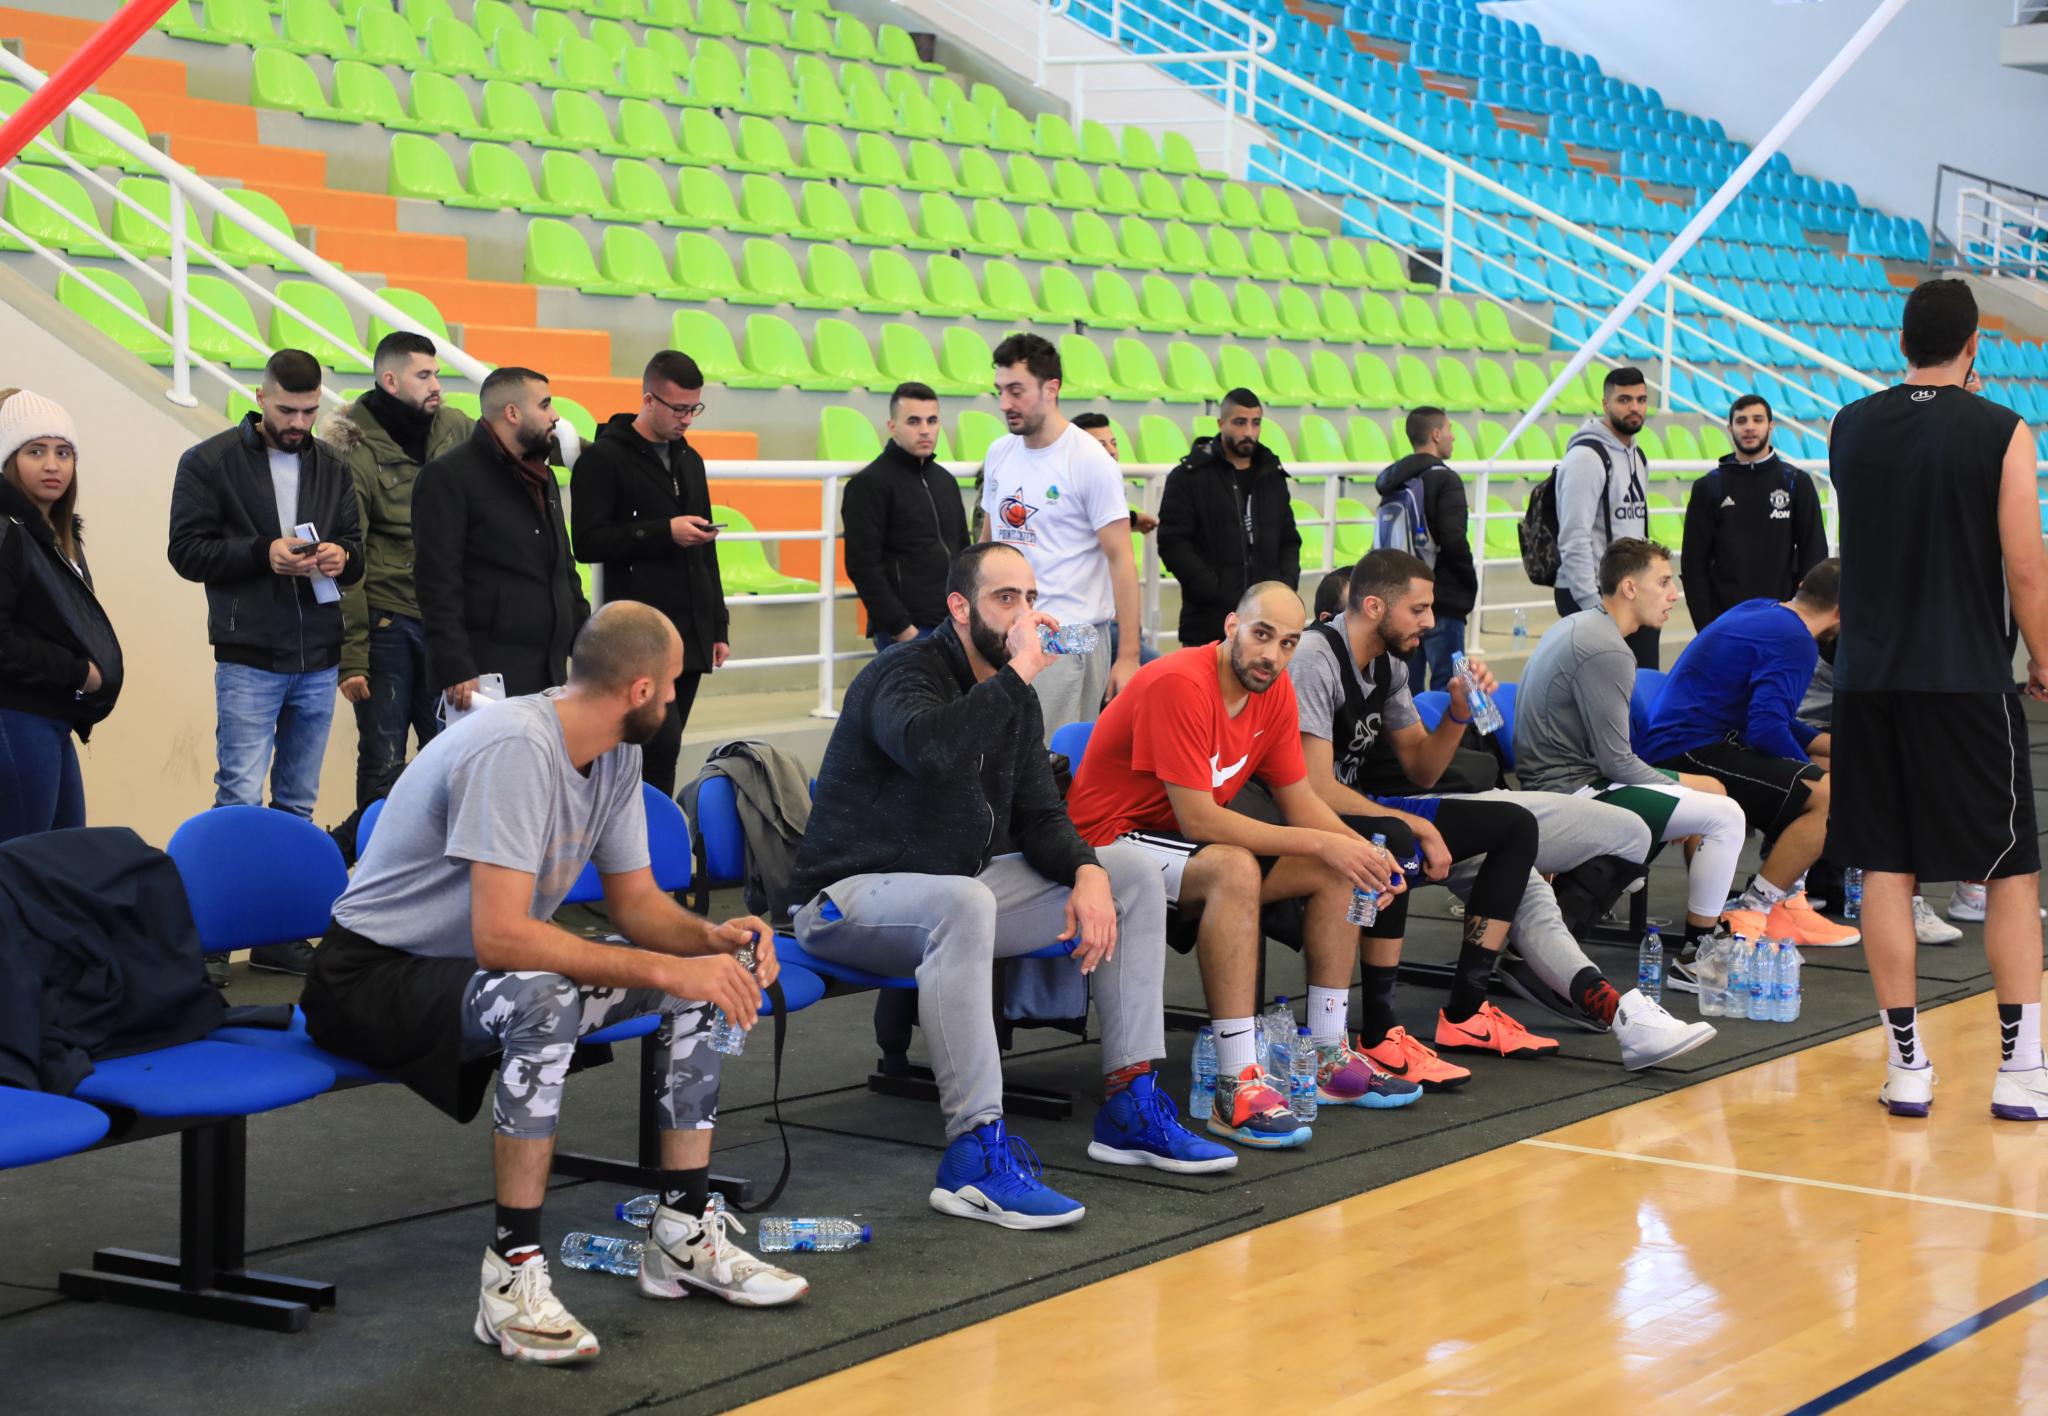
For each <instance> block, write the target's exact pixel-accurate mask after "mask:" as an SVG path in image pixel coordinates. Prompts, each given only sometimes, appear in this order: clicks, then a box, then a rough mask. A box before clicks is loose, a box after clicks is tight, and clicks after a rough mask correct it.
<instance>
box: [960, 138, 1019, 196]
mask: <svg viewBox="0 0 2048 1416" xmlns="http://www.w3.org/2000/svg"><path fill="white" fill-rule="evenodd" d="M954 190H955V191H957V192H958V193H959V194H960V195H961V196H963V197H967V198H969V199H970V200H971V199H973V198H975V197H1000V196H1005V195H1007V194H1008V193H1009V190H1010V184H1009V182H1008V181H1007V180H1006V179H1005V178H1004V176H1003V169H1002V168H1000V167H998V166H997V165H996V160H995V158H994V157H992V156H990V155H989V154H988V153H986V152H983V151H982V150H981V149H979V148H962V149H961V150H960V172H959V179H958V181H957V182H956V183H955V184H954Z"/></svg>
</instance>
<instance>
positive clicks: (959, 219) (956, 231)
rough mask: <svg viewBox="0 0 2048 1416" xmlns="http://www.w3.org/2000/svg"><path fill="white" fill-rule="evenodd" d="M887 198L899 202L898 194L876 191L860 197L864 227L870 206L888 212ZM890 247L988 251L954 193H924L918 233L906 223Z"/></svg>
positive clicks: (921, 200) (919, 211)
mask: <svg viewBox="0 0 2048 1416" xmlns="http://www.w3.org/2000/svg"><path fill="white" fill-rule="evenodd" d="M884 196H887V197H888V198H889V200H890V201H894V200H895V194H894V193H882V192H880V191H878V190H877V189H875V188H872V187H870V188H868V189H866V190H864V191H862V193H861V194H860V200H861V225H862V227H863V228H866V226H867V224H868V223H867V211H868V205H869V203H870V202H871V201H873V202H875V203H876V205H877V206H878V207H884V208H885V207H886V204H885V203H883V202H882V201H881V198H882V197H884ZM901 209H902V208H901V204H900V203H899V204H898V205H897V210H899V211H900V210H901ZM1005 215H1007V213H1005ZM889 244H891V245H896V244H901V245H907V246H910V247H912V248H913V249H915V250H920V251H953V250H960V249H963V248H964V249H967V250H972V251H986V250H987V249H988V248H987V247H986V246H985V245H983V244H977V242H976V241H975V239H974V237H973V236H972V234H971V233H970V230H969V227H968V224H967V213H966V212H964V211H962V210H961V209H960V203H959V202H957V201H955V200H954V199H953V196H952V194H951V193H950V192H924V193H921V194H920V195H919V196H918V199H917V229H916V231H915V232H914V233H912V232H910V230H909V227H908V222H907V221H906V222H905V229H904V234H903V235H902V236H900V237H899V238H898V239H897V240H895V241H892V242H890V243H889Z"/></svg>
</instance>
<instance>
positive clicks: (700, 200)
mask: <svg viewBox="0 0 2048 1416" xmlns="http://www.w3.org/2000/svg"><path fill="white" fill-rule="evenodd" d="M676 221H677V223H678V224H680V225H683V226H694V227H697V228H699V229H701V230H705V231H745V232H752V231H753V230H754V228H752V227H750V226H748V225H747V224H746V223H745V222H743V221H742V220H741V219H740V209H739V207H738V205H737V204H736V203H734V201H733V199H732V189H731V188H730V187H728V186H726V185H725V179H724V178H723V177H721V176H719V175H718V174H717V173H716V172H714V171H712V170H711V169H710V168H707V167H683V168H679V169H677V172H676ZM755 234H758V233H755Z"/></svg>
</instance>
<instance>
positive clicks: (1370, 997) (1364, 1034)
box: [1358, 964, 1401, 1047]
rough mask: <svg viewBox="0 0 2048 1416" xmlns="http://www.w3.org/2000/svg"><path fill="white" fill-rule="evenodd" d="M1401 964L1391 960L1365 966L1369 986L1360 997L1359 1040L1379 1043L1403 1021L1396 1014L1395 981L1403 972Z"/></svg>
mask: <svg viewBox="0 0 2048 1416" xmlns="http://www.w3.org/2000/svg"><path fill="white" fill-rule="evenodd" d="M1400 972H1401V970H1400V967H1399V966H1398V965H1396V964H1388V965H1386V966H1385V967H1384V968H1382V967H1381V966H1380V965H1378V964H1367V965H1366V966H1365V987H1364V989H1363V990H1362V995H1361V997H1360V1000H1359V1009H1358V1040H1359V1041H1360V1042H1361V1043H1363V1044H1364V1045H1365V1046H1367V1047H1378V1046H1379V1045H1380V1044H1381V1043H1383V1042H1385V1041H1386V1040H1387V1034H1388V1033H1390V1032H1392V1031H1393V1030H1394V1028H1395V1027H1396V1026H1397V1025H1398V1024H1399V1023H1400V1021H1401V1020H1400V1019H1399V1018H1396V1017H1395V1016H1394V982H1395V980H1396V979H1397V978H1398V977H1399V976H1400Z"/></svg>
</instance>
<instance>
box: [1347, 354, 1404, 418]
mask: <svg viewBox="0 0 2048 1416" xmlns="http://www.w3.org/2000/svg"><path fill="white" fill-rule="evenodd" d="M1351 367H1352V382H1353V383H1355V384H1356V385H1357V386H1358V398H1357V403H1358V406H1359V407H1360V408H1399V407H1401V406H1402V404H1403V402H1404V400H1403V398H1402V396H1401V390H1400V388H1399V387H1398V386H1397V385H1396V384H1395V382H1394V373H1393V370H1391V369H1389V368H1388V367H1387V361H1386V360H1384V359H1382V358H1381V357H1380V356H1379V355H1377V354H1367V353H1363V352H1361V353H1359V354H1358V355H1356V356H1355V357H1354V358H1353V359H1352V361H1351Z"/></svg>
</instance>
